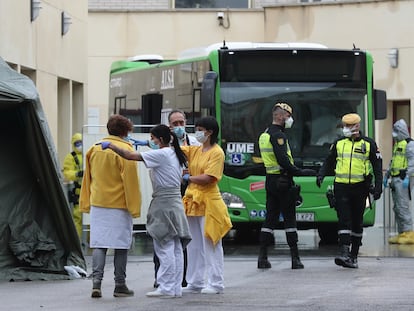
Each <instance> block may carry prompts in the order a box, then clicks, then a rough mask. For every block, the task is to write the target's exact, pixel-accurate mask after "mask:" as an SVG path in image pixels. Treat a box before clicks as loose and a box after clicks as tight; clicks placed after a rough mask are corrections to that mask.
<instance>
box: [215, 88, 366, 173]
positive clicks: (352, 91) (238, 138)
mask: <svg viewBox="0 0 414 311" xmlns="http://www.w3.org/2000/svg"><path fill="white" fill-rule="evenodd" d="M220 87H221V91H220V96H221V120H222V124H221V139H222V140H221V141H222V147H223V149H224V150H225V152H226V165H225V171H226V172H225V173H226V174H227V175H229V176H232V177H235V178H246V177H247V176H249V175H264V174H265V171H264V168H263V164H262V161H261V158H260V151H259V147H258V143H257V141H258V138H259V136H260V134H261V133H262V132H263V131H264V130H265V129H266V128H267V127H268V126H269V125H270V124H271V123H272V113H271V111H272V107H273V105H274V104H275V103H276V102H277V101H283V102H287V103H288V104H289V105H290V106H291V107H292V109H293V119H294V123H293V126H292V128H291V129H287V130H286V134H287V136H288V139H289V145H290V148H291V150H292V155H293V157H294V160H295V164H296V165H297V166H298V167H302V168H304V167H306V168H316V169H318V168H319V166H320V165H321V163H322V162H323V160H324V159H325V157H326V156H327V154H328V150H329V147H330V144H331V143H332V142H333V141H334V140H335V139H336V138H338V137H340V136H341V135H342V123H341V118H342V116H343V115H344V114H346V113H349V112H356V113H358V114H359V115H360V116H361V119H362V120H361V129H362V130H364V129H365V122H364V119H365V111H366V101H367V97H366V90H365V89H358V88H345V87H343V85H342V86H341V85H337V84H336V83H333V82H332V83H331V82H329V83H328V82H323V83H321V82H320V83H274V82H258V83H256V82H254V83H247V82H246V83H243V82H223V83H221V86H220Z"/></svg>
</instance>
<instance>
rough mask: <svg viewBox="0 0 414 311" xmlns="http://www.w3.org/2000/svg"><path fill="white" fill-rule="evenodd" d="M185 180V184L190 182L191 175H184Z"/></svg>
mask: <svg viewBox="0 0 414 311" xmlns="http://www.w3.org/2000/svg"><path fill="white" fill-rule="evenodd" d="M183 180H184V181H185V182H189V181H190V174H184V175H183Z"/></svg>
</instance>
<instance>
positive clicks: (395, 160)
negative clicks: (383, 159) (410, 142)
mask: <svg viewBox="0 0 414 311" xmlns="http://www.w3.org/2000/svg"><path fill="white" fill-rule="evenodd" d="M406 149H407V141H406V140H405V139H403V140H401V141H399V142H396V143H395V144H394V148H393V150H392V161H391V167H390V169H391V176H398V175H400V170H405V169H407V167H408V161H407V157H406V155H405V151H406Z"/></svg>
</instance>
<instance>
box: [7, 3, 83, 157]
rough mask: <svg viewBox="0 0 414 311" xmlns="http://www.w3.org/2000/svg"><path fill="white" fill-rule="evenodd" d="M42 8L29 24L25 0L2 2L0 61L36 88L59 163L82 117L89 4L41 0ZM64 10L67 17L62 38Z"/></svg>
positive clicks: (79, 128)
mask: <svg viewBox="0 0 414 311" xmlns="http://www.w3.org/2000/svg"><path fill="white" fill-rule="evenodd" d="M40 6H41V9H40V12H39V16H38V17H37V19H36V20H34V21H31V18H30V1H29V0H26V1H23V0H18V1H16V0H1V1H0V56H1V57H2V58H3V59H4V60H5V61H6V62H8V63H9V64H10V65H11V66H12V67H13V68H14V69H16V70H17V71H19V72H21V73H23V74H26V75H28V76H29V77H30V78H31V79H32V80H33V81H34V83H35V84H36V86H37V89H38V91H39V95H40V99H41V101H42V105H43V109H44V111H45V114H46V116H47V119H48V123H49V126H50V128H51V132H52V135H53V138H54V140H55V144H56V146H57V149H58V151H59V158H60V160H61V161H63V157H64V156H65V154H66V153H67V152H69V151H70V148H71V146H70V139H71V136H72V134H73V132H76V131H80V130H81V127H82V123H83V119H84V115H85V113H86V108H85V107H86V101H85V99H86V95H87V83H88V77H87V68H88V67H87V60H88V59H87V53H88V50H87V28H88V23H87V19H88V5H87V1H83V0H71V1H64V0H41V2H40ZM63 11H65V12H66V13H67V14H68V15H69V16H70V18H71V24H70V28H69V32H68V33H67V34H66V35H64V36H62V34H61V14H62V12H63ZM74 85H75V87H73V86H74ZM73 107H75V108H73ZM73 110H74V111H75V117H74V116H73V115H72V112H73ZM79 110H80V111H79Z"/></svg>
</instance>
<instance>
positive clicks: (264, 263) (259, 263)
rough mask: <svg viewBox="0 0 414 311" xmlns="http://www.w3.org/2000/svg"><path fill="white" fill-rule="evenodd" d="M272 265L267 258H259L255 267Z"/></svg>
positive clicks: (264, 267)
mask: <svg viewBox="0 0 414 311" xmlns="http://www.w3.org/2000/svg"><path fill="white" fill-rule="evenodd" d="M271 267H272V265H271V264H270V262H269V260H267V259H259V260H258V261H257V269H270V268H271Z"/></svg>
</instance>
